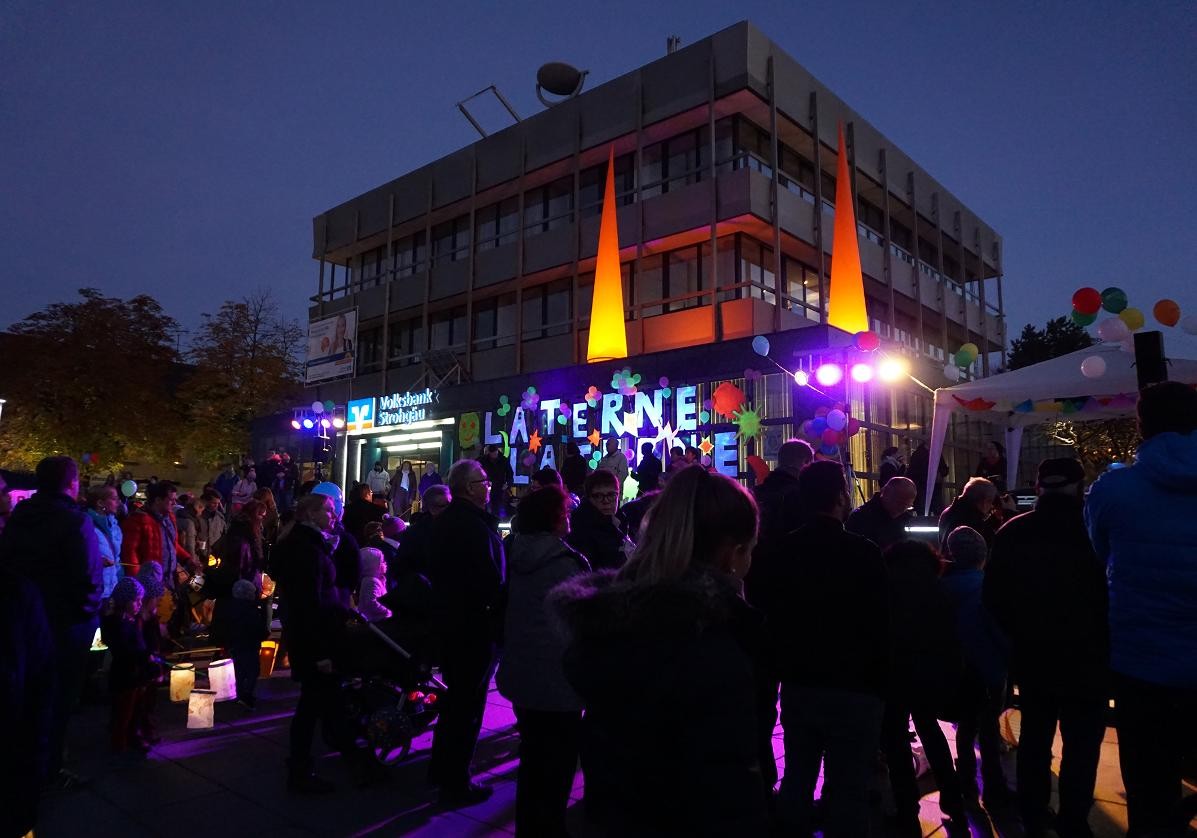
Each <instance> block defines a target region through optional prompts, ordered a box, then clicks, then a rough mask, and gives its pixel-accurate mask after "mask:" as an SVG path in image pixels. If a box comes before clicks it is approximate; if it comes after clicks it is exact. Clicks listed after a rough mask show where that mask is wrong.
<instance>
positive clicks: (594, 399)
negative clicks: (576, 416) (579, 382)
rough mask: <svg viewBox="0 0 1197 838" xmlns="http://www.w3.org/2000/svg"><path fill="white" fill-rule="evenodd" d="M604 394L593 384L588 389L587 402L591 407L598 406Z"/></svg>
mask: <svg viewBox="0 0 1197 838" xmlns="http://www.w3.org/2000/svg"><path fill="white" fill-rule="evenodd" d="M602 395H603V394H602V393H600V392H599V388H597V387H595V386H594V385H593V384H591V385H590V389H589V390H587V391H586V404H588V405H590V406H591V407H598V403H599V399H600V398H602Z"/></svg>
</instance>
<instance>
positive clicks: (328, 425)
mask: <svg viewBox="0 0 1197 838" xmlns="http://www.w3.org/2000/svg"><path fill="white" fill-rule="evenodd" d="M320 427H322V428H331V427H332V422H330V421H328V420H327V419H321V420H320Z"/></svg>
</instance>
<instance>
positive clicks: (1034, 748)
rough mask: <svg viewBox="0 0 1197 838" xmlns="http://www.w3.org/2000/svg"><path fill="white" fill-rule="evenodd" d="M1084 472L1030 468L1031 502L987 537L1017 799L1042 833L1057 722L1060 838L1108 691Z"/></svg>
mask: <svg viewBox="0 0 1197 838" xmlns="http://www.w3.org/2000/svg"><path fill="white" fill-rule="evenodd" d="M1084 478H1085V472H1084V469H1083V468H1082V467H1081V464H1080V463H1079V462H1078V461H1077V460H1074V459H1072V458H1068V457H1061V458H1059V459H1050V460H1044V461H1043V462H1042V463H1040V465H1039V479H1038V492H1039V498H1038V500H1036V502H1035V508H1034V509H1033V510H1032V511H1030V512H1027V513H1025V514H1023V515H1019V516H1017V517H1016V518H1012V519H1011V520H1010V521H1008V522H1007V523H1006V525H1005V526H1003V527H1002V528H1001V529H1000V530H998V533H997V536H996V537H995V538H994V542H993V555H992V557H991V558H990V560H989V564H988V566H987V568H986V570H985V583H984V587H983V596H984V602H985V606H986V608H987V609H988V610H989V612H990V613H991V614H992V615H993V616H994V618H995V619H996V620H997V621H998V623H999V625H1000V626H1001V627H1002V629H1003V630H1004V631H1005V632H1006V634H1007V635H1008V636H1009V638H1010V641H1011V644H1012V650H1011V671H1012V674H1013V678H1014V681H1015V682H1016V683H1017V684H1018V694H1019V706H1020V708H1021V710H1022V735H1021V738H1020V740H1019V746H1018V765H1017V780H1018V797H1019V803H1020V805H1021V807H1022V816H1023V823H1024V824H1025V825H1026V827H1027V829H1028V830H1029V831H1030V832H1032V833H1034V831H1035V830H1042V829H1045V828H1046V826H1047V823H1046V821H1047V817H1048V808H1047V807H1048V801H1049V799H1050V797H1051V788H1052V782H1051V780H1052V776H1051V775H1052V770H1051V769H1052V741H1053V739H1054V738H1055V733H1056V724H1057V723H1059V726H1060V736H1061V738H1062V739H1063V741H1064V757H1063V759H1062V760H1061V762H1060V782H1059V791H1060V811H1059V816H1058V817H1057V819H1056V826H1055V829H1056V831H1057V832H1059V834H1060V835H1062V836H1067V835H1087V834H1092V833H1090V832H1088V827H1087V825H1086V821H1087V819H1088V816H1089V808H1090V807H1091V806H1092V805H1093V788H1094V784H1095V783H1096V781H1097V764H1098V759H1099V757H1100V755H1101V741H1102V737H1103V736H1104V735H1105V727H1106V725H1105V713H1106V706H1107V701H1108V693H1109V636H1108V630H1107V623H1106V613H1107V593H1106V569H1105V567H1104V566H1103V565H1102V563H1101V561H1100V560H1099V559H1098V558H1097V555H1096V554H1095V553H1094V551H1093V545H1092V544H1091V542H1090V540H1089V535H1088V533H1087V532H1086V531H1085V520H1084V511H1083V506H1082V504H1083V498H1084Z"/></svg>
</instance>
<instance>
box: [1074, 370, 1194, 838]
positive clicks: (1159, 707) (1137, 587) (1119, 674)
mask: <svg viewBox="0 0 1197 838" xmlns="http://www.w3.org/2000/svg"><path fill="white" fill-rule="evenodd" d="M1138 414H1139V431H1140V433H1141V434H1142V436H1143V443H1142V444H1141V445H1140V446H1139V450H1138V453H1137V454H1136V457H1135V463H1134V465H1132V466H1130V467H1129V468H1123V469H1118V470H1116V471H1109V472H1107V473H1106V474H1104V475H1102V477H1101V478H1100V479H1099V480H1098V481H1097V482H1096V483H1094V484H1093V487H1092V488H1091V489H1090V490H1089V496H1088V499H1087V501H1086V504H1085V520H1086V524H1087V526H1088V529H1089V536H1090V538H1091V539H1092V540H1093V547H1094V549H1095V550H1096V552H1097V555H1098V558H1100V559H1102V560H1103V561H1104V562H1105V563H1106V577H1107V579H1108V581H1109V594H1110V606H1109V608H1110V612H1109V613H1110V668H1111V669H1112V671H1113V677H1114V700H1115V704H1116V712H1117V724H1118V749H1119V762H1120V764H1121V769H1122V780H1123V783H1125V785H1126V803H1127V818H1128V821H1129V831H1128V834H1129V835H1131V836H1135V835H1147V834H1155V833H1157V832H1160V831H1167V830H1169V829H1179V830H1180V831H1183V830H1184V828H1185V826H1186V825H1187V823H1188V818H1187V817H1186V816H1185V814H1184V813H1183V811H1182V804H1181V771H1182V769H1181V760H1182V757H1183V754H1184V750H1185V748H1186V743H1185V740H1186V738H1187V737H1186V732H1187V733H1188V734H1190V735H1192V734H1193V732H1194V726H1195V725H1197V391H1194V390H1193V388H1192V387H1190V386H1188V385H1185V384H1181V383H1179V382H1175V381H1171V382H1163V383H1160V384H1154V385H1152V386H1150V387H1146V388H1144V390H1143V392H1142V393H1141V394H1140V396H1139V408H1138Z"/></svg>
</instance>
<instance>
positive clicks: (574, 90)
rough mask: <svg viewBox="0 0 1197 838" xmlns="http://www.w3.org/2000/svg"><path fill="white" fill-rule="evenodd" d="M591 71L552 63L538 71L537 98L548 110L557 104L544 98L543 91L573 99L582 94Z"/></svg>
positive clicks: (563, 63)
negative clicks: (583, 86)
mask: <svg viewBox="0 0 1197 838" xmlns="http://www.w3.org/2000/svg"><path fill="white" fill-rule="evenodd" d="M589 72H590V71H589V70H579V69H578V68H577V67H574V66H572V65H570V64H566V63H565V62H563V61H550V62H549V63H548V64H544V65H542V66H541V68H540V69H539V70H537V71H536V98H537V99H539V100H540V101H541V104H543V105H544V106H545V107H546V108H548V107H552V106H553V105H555V104H557V103H556V102H550V101H548V100H547V99H545V98H544V95H543V94H542V93H541V91H545V92H547V93H551V94H553V95H554V96H563V97H565V98H566V99H572V98H573V97H574V96H577V95H578V94H579V93H581V92H582V85H583V84H585V83H586V75H587V74H588V73H589Z"/></svg>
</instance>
